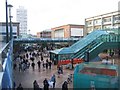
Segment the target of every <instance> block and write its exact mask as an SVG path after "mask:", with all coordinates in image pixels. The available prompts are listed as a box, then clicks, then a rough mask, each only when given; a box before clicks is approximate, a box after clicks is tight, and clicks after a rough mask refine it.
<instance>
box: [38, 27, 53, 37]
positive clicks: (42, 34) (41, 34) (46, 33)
mask: <svg viewBox="0 0 120 90" xmlns="http://www.w3.org/2000/svg"><path fill="white" fill-rule="evenodd" d="M37 38H51V29H48V30H44V31H41V32H37Z"/></svg>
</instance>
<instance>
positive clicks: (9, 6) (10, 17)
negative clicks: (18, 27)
mask: <svg viewBox="0 0 120 90" xmlns="http://www.w3.org/2000/svg"><path fill="white" fill-rule="evenodd" d="M7 7H8V8H9V19H10V40H12V37H13V36H12V21H11V19H12V17H13V16H11V8H12V7H13V6H12V5H11V4H9V5H7Z"/></svg>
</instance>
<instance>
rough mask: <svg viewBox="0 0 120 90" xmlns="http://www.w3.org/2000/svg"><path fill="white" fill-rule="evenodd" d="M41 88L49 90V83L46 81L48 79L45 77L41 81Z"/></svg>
mask: <svg viewBox="0 0 120 90" xmlns="http://www.w3.org/2000/svg"><path fill="white" fill-rule="evenodd" d="M43 85H44V87H43V90H49V83H48V80H47V78H45V80H44V81H43Z"/></svg>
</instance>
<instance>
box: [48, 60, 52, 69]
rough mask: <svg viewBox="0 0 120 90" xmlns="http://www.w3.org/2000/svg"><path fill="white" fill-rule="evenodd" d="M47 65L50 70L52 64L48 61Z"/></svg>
mask: <svg viewBox="0 0 120 90" xmlns="http://www.w3.org/2000/svg"><path fill="white" fill-rule="evenodd" d="M48 65H49V69H51V65H52V62H51V61H49V62H48Z"/></svg>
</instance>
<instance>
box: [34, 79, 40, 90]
mask: <svg viewBox="0 0 120 90" xmlns="http://www.w3.org/2000/svg"><path fill="white" fill-rule="evenodd" d="M33 88H34V90H39V85H38V83H37V81H36V80H34V82H33Z"/></svg>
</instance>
